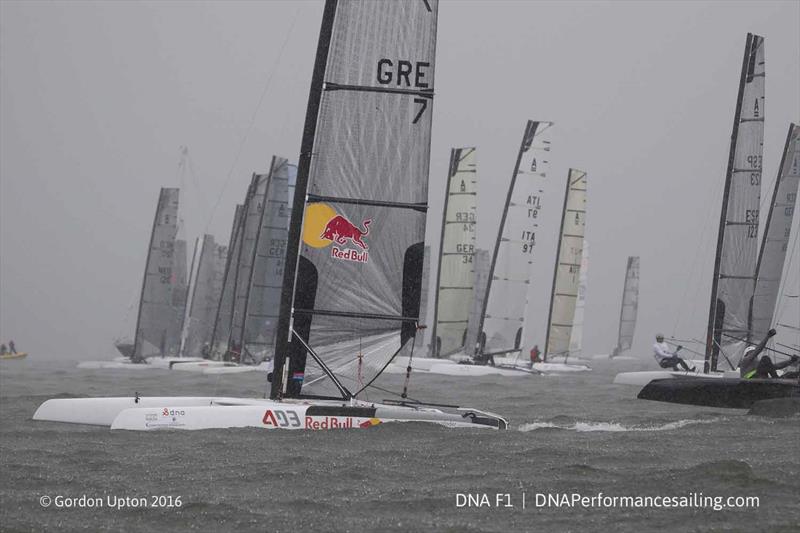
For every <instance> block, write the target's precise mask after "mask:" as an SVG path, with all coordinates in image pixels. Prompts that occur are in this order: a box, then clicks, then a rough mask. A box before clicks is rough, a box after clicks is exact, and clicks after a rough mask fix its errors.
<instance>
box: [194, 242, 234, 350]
mask: <svg viewBox="0 0 800 533" xmlns="http://www.w3.org/2000/svg"><path fill="white" fill-rule="evenodd" d="M227 254H228V247H227V246H220V245H218V244H217V243H216V242H215V240H214V236H213V235H204V236H203V240H202V244H201V245H200V252H199V256H198V261H197V269H196V274H195V282H194V287H193V288H192V298H191V306H190V309H189V316H188V326H187V340H186V344H185V348H184V351H185V352H186V353H187V354H189V355H196V356H200V355H205V354H207V353H208V350H209V349H210V346H211V336H212V334H213V331H214V317H215V316H216V313H217V307H218V306H219V299H220V295H221V294H222V281H223V276H224V270H225V259H226V257H227Z"/></svg>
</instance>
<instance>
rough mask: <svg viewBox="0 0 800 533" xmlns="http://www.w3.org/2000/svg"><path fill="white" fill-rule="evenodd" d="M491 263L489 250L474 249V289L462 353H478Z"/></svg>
mask: <svg viewBox="0 0 800 533" xmlns="http://www.w3.org/2000/svg"><path fill="white" fill-rule="evenodd" d="M491 263H492V254H491V253H490V252H489V250H481V249H476V250H475V254H474V255H473V256H472V271H473V274H472V275H473V279H474V280H475V281H474V289H473V291H472V302H470V307H469V323H468V324H467V340H466V341H465V343H464V353H465V354H467V355H475V354H476V353H477V352H478V349H477V347H476V345H477V343H478V332H479V331H480V327H481V318H482V317H483V299H484V297H485V296H486V284H487V283H488V281H489V269H490V267H491Z"/></svg>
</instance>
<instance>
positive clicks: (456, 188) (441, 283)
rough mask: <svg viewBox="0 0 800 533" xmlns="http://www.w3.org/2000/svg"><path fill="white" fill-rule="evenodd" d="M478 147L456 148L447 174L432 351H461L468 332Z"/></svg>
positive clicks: (439, 354)
mask: <svg viewBox="0 0 800 533" xmlns="http://www.w3.org/2000/svg"><path fill="white" fill-rule="evenodd" d="M477 187H478V183H477V171H476V162H475V148H453V149H452V150H451V152H450V167H449V172H448V175H447V192H446V195H445V203H444V214H443V217H442V236H441V240H440V246H439V262H438V271H437V285H436V304H435V306H434V311H433V313H434V315H433V316H434V318H433V324H432V327H433V329H432V333H431V355H432V356H433V357H444V356H447V355H450V354H453V353H455V352H458V351H460V350H461V349H462V348H463V346H464V344H465V342H466V336H467V324H468V321H469V306H470V303H471V302H472V293H473V286H474V281H475V273H474V271H473V263H472V260H473V255H474V253H475V221H476V207H477V206H476V199H477Z"/></svg>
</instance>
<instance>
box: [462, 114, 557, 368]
mask: <svg viewBox="0 0 800 533" xmlns="http://www.w3.org/2000/svg"><path fill="white" fill-rule="evenodd" d="M552 130H553V123H552V122H534V121H532V120H529V121H528V123H527V125H526V126H525V133H524V135H523V136H522V143H521V144H520V149H519V153H518V154H517V161H516V164H515V165H514V173H513V175H512V177H511V184H510V185H509V188H508V196H507V197H506V202H505V207H504V208H503V215H502V217H501V219H500V229H499V232H498V234H497V241H496V243H495V247H494V252H493V255H492V261H491V265H490V267H489V277H488V280H487V283H486V292H485V296H484V301H483V311H482V312H481V316H480V319H481V321H480V326H479V328H478V331H479V332H480V333H479V336H478V341H477V343H478V345H479V346H478V348H477V352H478V353H477V354H476V355H478V356H479V357H483V356H488V355H499V354H511V353H518V352H519V350H520V349H521V346H522V341H523V326H524V323H525V307H526V304H527V294H528V287H529V284H530V274H531V265H532V264H533V257H534V249H535V248H536V233H537V231H538V227H539V215H540V210H541V208H542V192H543V191H544V184H545V181H546V179H547V169H548V167H549V152H550V136H551V133H552ZM570 318H571V317H570Z"/></svg>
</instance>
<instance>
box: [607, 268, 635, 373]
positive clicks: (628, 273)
mask: <svg viewBox="0 0 800 533" xmlns="http://www.w3.org/2000/svg"><path fill="white" fill-rule="evenodd" d="M638 310H639V257H638V256H637V257H634V256H631V257H628V265H627V267H626V268H625V284H624V286H623V288H622V305H621V306H620V311H619V332H618V334H617V345H616V346H615V347H614V351H613V352H611V357H616V356H617V355H619V354H621V353H622V352H624V351H626V350H630V349H631V346H632V345H633V334H634V332H635V330H636V315H637V313H638Z"/></svg>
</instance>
